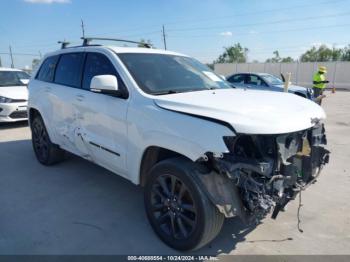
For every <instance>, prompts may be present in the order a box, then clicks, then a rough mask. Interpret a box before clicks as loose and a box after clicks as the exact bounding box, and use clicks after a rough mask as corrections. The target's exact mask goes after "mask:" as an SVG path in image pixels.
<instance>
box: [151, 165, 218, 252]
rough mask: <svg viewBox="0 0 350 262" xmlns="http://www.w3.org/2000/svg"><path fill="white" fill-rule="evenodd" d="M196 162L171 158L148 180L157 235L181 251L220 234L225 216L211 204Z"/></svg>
mask: <svg viewBox="0 0 350 262" xmlns="http://www.w3.org/2000/svg"><path fill="white" fill-rule="evenodd" d="M194 168H195V167H194V165H193V163H192V162H190V161H188V160H185V159H182V158H171V159H167V160H164V161H161V162H159V163H158V164H156V165H155V166H154V167H153V168H152V170H151V172H150V176H149V177H148V179H147V181H146V186H145V192H144V200H145V208H146V213H147V216H148V219H149V221H150V223H151V226H152V227H153V229H154V231H155V232H156V234H157V235H158V236H159V238H160V239H162V240H163V241H164V242H165V243H166V244H167V245H169V246H170V247H172V248H174V249H178V250H195V249H199V248H201V247H203V246H204V245H206V244H207V243H209V242H210V241H212V240H213V239H214V238H215V237H216V236H217V235H218V234H219V232H220V230H221V228H222V225H223V222H224V215H223V214H222V213H220V212H219V211H218V209H217V208H216V207H215V206H214V205H213V204H212V203H211V202H210V200H209V199H208V197H207V196H206V194H205V192H204V191H203V189H202V185H201V184H200V182H199V181H198V180H197V178H196V177H195V176H196V175H195V174H194V172H193V170H194Z"/></svg>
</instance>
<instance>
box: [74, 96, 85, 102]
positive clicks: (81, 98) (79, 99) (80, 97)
mask: <svg viewBox="0 0 350 262" xmlns="http://www.w3.org/2000/svg"><path fill="white" fill-rule="evenodd" d="M84 98H85V96H84V95H76V99H77V100H78V101H83V100H84Z"/></svg>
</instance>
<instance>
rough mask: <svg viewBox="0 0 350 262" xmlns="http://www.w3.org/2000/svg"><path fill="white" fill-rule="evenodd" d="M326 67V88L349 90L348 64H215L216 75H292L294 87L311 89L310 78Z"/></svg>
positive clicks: (349, 63)
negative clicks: (245, 73)
mask: <svg viewBox="0 0 350 262" xmlns="http://www.w3.org/2000/svg"><path fill="white" fill-rule="evenodd" d="M320 65H323V66H326V67H327V71H328V73H327V79H328V80H329V81H330V83H329V85H328V87H335V88H339V89H348V90H350V62H325V63H322V62H317V63H312V62H310V63H237V64H215V65H214V70H215V72H216V73H218V74H220V75H224V76H229V75H231V74H234V73H240V72H252V73H253V72H260V73H262V72H263V73H270V74H274V75H277V76H279V75H280V73H288V72H290V73H292V80H291V81H292V82H293V83H294V84H296V85H300V86H305V87H312V77H313V75H314V73H315V72H317V68H318V66H320Z"/></svg>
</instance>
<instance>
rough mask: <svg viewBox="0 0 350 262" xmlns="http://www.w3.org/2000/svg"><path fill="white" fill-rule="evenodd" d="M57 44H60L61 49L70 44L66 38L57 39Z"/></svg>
mask: <svg viewBox="0 0 350 262" xmlns="http://www.w3.org/2000/svg"><path fill="white" fill-rule="evenodd" d="M57 43H58V44H61V49H66V48H67V46H68V45H69V44H70V42H67V41H66V40H64V41H58V42H57Z"/></svg>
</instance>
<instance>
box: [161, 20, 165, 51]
mask: <svg viewBox="0 0 350 262" xmlns="http://www.w3.org/2000/svg"><path fill="white" fill-rule="evenodd" d="M162 33H163V42H164V49H165V50H166V34H165V28H164V25H163V31H162Z"/></svg>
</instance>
